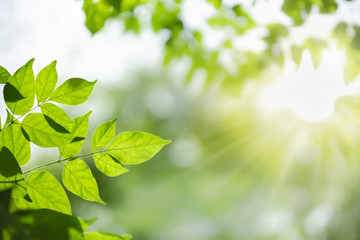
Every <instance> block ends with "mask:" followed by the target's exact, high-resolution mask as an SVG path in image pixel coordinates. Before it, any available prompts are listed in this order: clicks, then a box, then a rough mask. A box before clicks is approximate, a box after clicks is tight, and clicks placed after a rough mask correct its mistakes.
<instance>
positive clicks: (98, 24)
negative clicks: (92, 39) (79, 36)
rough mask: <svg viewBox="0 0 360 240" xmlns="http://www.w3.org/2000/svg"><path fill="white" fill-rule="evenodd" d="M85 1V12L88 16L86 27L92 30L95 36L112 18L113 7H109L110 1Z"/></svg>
mask: <svg viewBox="0 0 360 240" xmlns="http://www.w3.org/2000/svg"><path fill="white" fill-rule="evenodd" d="M94 2H95V3H93V1H92V0H85V1H84V5H83V10H84V12H85V15H86V22H85V25H86V27H87V28H88V29H89V30H90V32H91V33H92V34H95V33H96V32H98V31H99V30H100V29H102V28H103V27H104V25H105V22H106V20H107V19H108V18H109V17H111V14H112V10H111V9H112V7H111V6H110V5H109V3H108V1H105V0H99V1H94Z"/></svg>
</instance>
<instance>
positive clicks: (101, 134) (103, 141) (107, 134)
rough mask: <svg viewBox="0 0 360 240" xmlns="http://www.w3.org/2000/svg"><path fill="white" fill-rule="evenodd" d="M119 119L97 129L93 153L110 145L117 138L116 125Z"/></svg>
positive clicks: (93, 141)
mask: <svg viewBox="0 0 360 240" xmlns="http://www.w3.org/2000/svg"><path fill="white" fill-rule="evenodd" d="M116 120H117V118H115V119H114V120H112V121H109V122H105V123H103V124H101V125H100V126H99V127H97V128H96V130H95V132H94V135H93V137H92V142H91V146H92V147H91V151H92V152H93V151H96V150H98V149H100V148H103V147H105V146H106V145H108V144H109V143H110V142H111V140H112V139H113V138H114V137H115V123H116Z"/></svg>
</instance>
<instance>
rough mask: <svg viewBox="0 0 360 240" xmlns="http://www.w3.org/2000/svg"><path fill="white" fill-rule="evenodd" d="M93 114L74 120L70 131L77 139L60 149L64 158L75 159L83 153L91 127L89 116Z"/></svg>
mask: <svg viewBox="0 0 360 240" xmlns="http://www.w3.org/2000/svg"><path fill="white" fill-rule="evenodd" d="M91 113H92V111H90V112H88V113H86V114H85V115H83V116H80V117H77V118H74V119H73V120H72V121H73V123H72V125H70V126H69V131H70V132H71V133H72V134H73V135H74V136H75V138H74V140H73V141H71V143H68V144H66V145H64V146H61V147H59V152H60V154H61V156H62V157H63V158H70V157H73V156H75V155H76V154H78V153H79V152H80V151H81V148H82V145H83V143H84V140H85V137H86V133H87V129H88V125H89V116H90V114H91Z"/></svg>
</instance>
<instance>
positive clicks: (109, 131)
mask: <svg viewBox="0 0 360 240" xmlns="http://www.w3.org/2000/svg"><path fill="white" fill-rule="evenodd" d="M33 62H34V59H31V60H30V61H28V62H27V63H26V64H25V65H24V66H23V67H21V68H19V69H18V70H17V71H16V72H15V73H14V74H13V75H12V76H11V75H10V74H9V73H8V71H7V70H6V69H5V68H3V67H0V82H1V83H2V84H5V85H4V100H5V103H6V106H7V109H6V111H7V119H6V121H5V123H4V124H3V125H1V126H2V127H1V131H0V149H1V150H0V190H1V192H0V194H1V198H0V199H1V204H0V212H1V216H2V217H1V220H0V230H1V236H2V238H1V239H89V240H91V239H129V238H131V236H130V235H121V236H118V235H115V234H108V233H103V232H87V233H84V232H85V231H86V229H87V228H88V227H89V225H90V224H91V223H93V222H94V220H83V219H80V218H77V217H74V216H72V211H71V205H70V202H69V199H68V196H67V194H66V192H65V190H64V188H63V187H62V185H61V184H60V182H59V181H58V180H57V179H56V178H55V177H54V176H53V175H52V174H51V173H50V172H48V171H37V169H40V168H43V167H46V166H50V165H54V164H57V165H59V167H62V183H63V185H64V186H65V187H66V189H67V190H69V191H70V192H72V193H73V194H75V195H77V196H79V197H81V198H83V199H85V200H88V201H94V202H98V203H101V204H105V202H104V201H103V200H102V199H101V197H100V195H99V188H98V185H97V182H96V180H95V178H94V176H93V174H92V171H91V170H90V168H89V167H88V165H87V164H86V163H85V161H84V160H85V159H84V158H86V157H88V156H93V158H94V161H95V165H96V166H97V168H98V169H99V170H100V171H101V172H103V173H104V174H106V175H108V176H112V177H114V176H119V175H121V174H123V173H125V172H127V171H128V170H127V169H126V168H125V167H124V165H128V164H139V163H142V162H145V161H147V160H149V159H150V158H152V157H153V156H154V155H155V154H156V153H157V152H159V151H160V150H161V148H162V147H163V146H164V145H166V144H168V143H169V142H170V141H168V140H163V139H161V138H159V137H157V136H155V135H152V134H149V133H144V132H123V133H120V134H118V135H117V136H115V135H116V129H115V124H116V119H114V120H112V121H109V122H106V123H103V124H101V125H100V126H99V127H98V128H97V129H96V130H95V132H94V134H93V136H92V148H91V152H89V153H86V154H79V153H80V152H81V149H82V145H83V143H84V140H85V138H86V134H87V129H88V123H89V116H90V114H91V111H90V112H88V113H86V114H84V115H82V116H79V117H76V118H73V119H71V118H70V117H69V116H68V115H67V114H66V113H65V111H64V110H63V109H62V108H61V107H59V106H57V105H55V104H54V103H55V102H57V103H61V104H67V105H78V104H81V103H83V102H85V101H86V100H87V99H88V97H89V96H90V94H91V92H92V90H93V87H94V85H95V83H96V81H93V82H89V81H87V80H85V79H81V78H70V79H68V80H66V81H65V82H64V83H63V84H61V85H60V86H58V87H56V84H57V80H58V77H57V72H56V68H55V67H56V62H55V61H54V62H52V63H51V64H49V65H48V66H46V67H45V68H44V69H42V70H41V71H40V72H39V74H38V75H37V77H36V78H35V77H34V73H33V70H32V64H33ZM35 96H36V99H37V101H36V104H35V107H34V102H35ZM37 109H40V111H41V112H33V111H35V110H37ZM22 118H23V120H22V121H21V119H22ZM30 142H32V143H34V144H36V145H38V146H40V147H43V148H52V147H57V148H58V149H59V156H58V159H57V160H56V161H53V162H48V163H46V164H43V165H38V166H35V167H33V168H30V169H27V170H23V169H22V168H21V167H20V166H23V165H25V164H27V163H28V162H29V161H30V159H31V147H30Z"/></svg>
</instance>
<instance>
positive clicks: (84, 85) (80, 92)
mask: <svg viewBox="0 0 360 240" xmlns="http://www.w3.org/2000/svg"><path fill="white" fill-rule="evenodd" d="M95 83H96V81H93V82H88V81H86V80H85V79H82V78H70V79H68V80H66V81H65V82H64V83H63V84H62V85H60V86H59V87H58V88H57V89H55V91H54V92H53V93H52V94H51V96H50V98H49V100H51V101H54V102H58V103H63V104H67V105H78V104H81V103H83V102H85V101H86V100H87V99H88V97H89V96H90V94H91V91H92V89H93V88H94V85H95Z"/></svg>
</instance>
